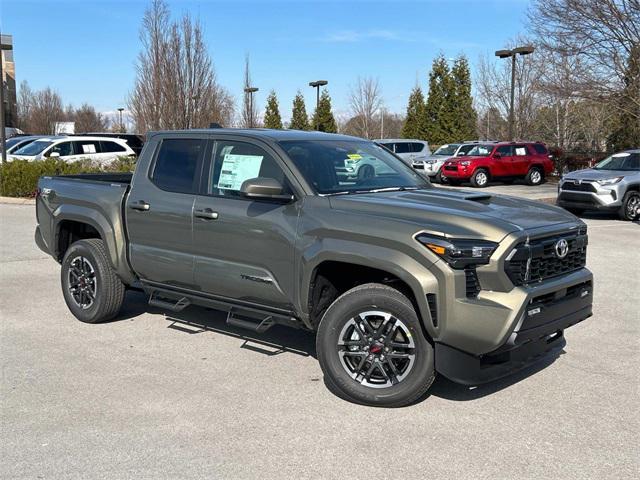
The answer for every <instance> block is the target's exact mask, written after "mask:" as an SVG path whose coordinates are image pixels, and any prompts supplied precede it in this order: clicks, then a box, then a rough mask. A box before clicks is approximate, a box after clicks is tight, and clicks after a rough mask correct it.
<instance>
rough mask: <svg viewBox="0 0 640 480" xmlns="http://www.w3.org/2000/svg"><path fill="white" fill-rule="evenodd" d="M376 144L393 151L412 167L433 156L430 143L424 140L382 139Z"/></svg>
mask: <svg viewBox="0 0 640 480" xmlns="http://www.w3.org/2000/svg"><path fill="white" fill-rule="evenodd" d="M374 142H376V143H377V144H378V145H382V146H383V147H385V148H387V149H388V150H391V151H392V152H393V153H395V154H396V155H397V156H399V157H400V158H401V159H402V160H404V162H405V163H406V164H407V165H409V166H411V165H412V164H413V162H416V161H423V160H425V159H426V158H427V157H429V155H431V149H430V148H429V142H425V141H424V140H411V139H407V138H402V139H395V138H381V139H378V140H374Z"/></svg>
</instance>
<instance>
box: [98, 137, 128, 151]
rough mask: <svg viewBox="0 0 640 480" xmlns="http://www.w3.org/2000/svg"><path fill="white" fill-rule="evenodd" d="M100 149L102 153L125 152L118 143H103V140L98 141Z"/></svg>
mask: <svg viewBox="0 0 640 480" xmlns="http://www.w3.org/2000/svg"><path fill="white" fill-rule="evenodd" d="M100 147H101V148H102V153H114V152H125V151H126V149H125V148H124V147H123V146H122V145H120V144H119V143H116V142H110V141H105V140H100Z"/></svg>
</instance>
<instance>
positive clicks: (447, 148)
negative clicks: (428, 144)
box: [433, 143, 460, 157]
mask: <svg viewBox="0 0 640 480" xmlns="http://www.w3.org/2000/svg"><path fill="white" fill-rule="evenodd" d="M459 146H460V145H459V144H457V143H450V144H448V145H442V146H441V147H440V148H439V149H437V150H436V151H435V152H433V154H434V155H446V156H448V157H450V156H451V155H453V154H454V153H456V150H457V149H458V147H459Z"/></svg>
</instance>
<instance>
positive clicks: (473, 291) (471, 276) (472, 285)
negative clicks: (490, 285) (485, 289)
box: [464, 265, 481, 298]
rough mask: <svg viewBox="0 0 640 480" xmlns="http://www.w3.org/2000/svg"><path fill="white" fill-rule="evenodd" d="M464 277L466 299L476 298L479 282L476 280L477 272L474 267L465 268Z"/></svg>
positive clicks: (478, 291)
mask: <svg viewBox="0 0 640 480" xmlns="http://www.w3.org/2000/svg"><path fill="white" fill-rule="evenodd" d="M464 276H465V280H466V294H467V298H476V297H477V296H478V294H479V293H480V289H481V288H480V281H479V280H478V272H476V267H475V265H474V266H471V267H466V268H465V269H464Z"/></svg>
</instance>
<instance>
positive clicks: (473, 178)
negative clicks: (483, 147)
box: [471, 168, 489, 188]
mask: <svg viewBox="0 0 640 480" xmlns="http://www.w3.org/2000/svg"><path fill="white" fill-rule="evenodd" d="M480 173H484V175H485V177H486V181H485V182H484V183H480V182H478V180H477V178H478V175H479V174H480ZM471 183H472V184H473V186H474V187H478V188H485V187H486V186H487V185H489V172H487V171H486V170H484V169H482V168H479V169H478V170H476V171H475V172H473V177H471Z"/></svg>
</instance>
